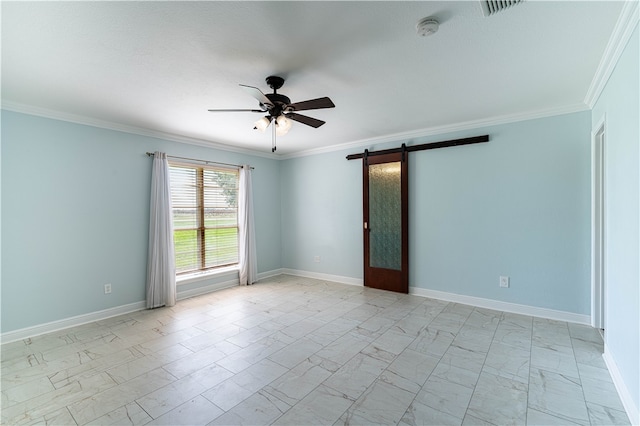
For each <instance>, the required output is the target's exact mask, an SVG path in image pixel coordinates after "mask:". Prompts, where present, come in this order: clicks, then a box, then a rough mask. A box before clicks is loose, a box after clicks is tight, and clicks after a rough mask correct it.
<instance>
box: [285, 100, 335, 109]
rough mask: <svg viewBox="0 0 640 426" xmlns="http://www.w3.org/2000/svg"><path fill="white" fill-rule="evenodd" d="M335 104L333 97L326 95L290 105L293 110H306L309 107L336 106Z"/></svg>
mask: <svg viewBox="0 0 640 426" xmlns="http://www.w3.org/2000/svg"><path fill="white" fill-rule="evenodd" d="M334 107H335V105H334V104H333V102H332V101H331V99H329V98H327V97H324V98H318V99H310V100H308V101H302V102H296V103H294V104H291V105H289V106H288V108H291V109H292V110H293V111H304V110H307V109H321V108H334Z"/></svg>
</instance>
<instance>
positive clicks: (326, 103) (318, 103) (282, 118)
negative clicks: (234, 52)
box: [208, 75, 335, 152]
mask: <svg viewBox="0 0 640 426" xmlns="http://www.w3.org/2000/svg"><path fill="white" fill-rule="evenodd" d="M266 81H267V85H268V86H269V87H271V88H272V89H273V93H267V94H264V93H262V91H261V90H260V89H258V88H257V87H253V86H246V85H244V84H241V85H240V87H242V88H243V89H244V90H246V91H247V92H248V93H249V94H250V95H251V96H253V97H254V98H255V99H257V100H258V102H259V103H260V109H210V110H208V111H209V112H257V113H261V114H264V113H266V115H265V116H264V117H262V118H260V119H259V120H258V121H256V122H255V127H254V129H257V130H260V131H261V132H264V131H265V130H266V129H267V127H269V125H270V124H271V122H274V125H273V126H272V137H271V152H274V151H275V150H276V135H278V136H281V135H286V134H287V132H288V131H289V129H291V125H292V122H291V120H293V121H297V122H298V123H302V124H306V125H307V126H311V127H315V128H318V127H320V126H322V125H323V124H324V123H325V122H324V121H322V120H318V119H317V118H313V117H308V116H306V115H302V114H298V113H297V111H306V110H310V109H321V108H334V107H335V105H334V104H333V102H332V101H331V99H329V98H327V97H324V98H317V99H310V100H308V101H302V102H295V103H291V100H290V99H289V98H288V97H286V96H285V95H281V94H279V93H278V92H277V91H278V89H279V88H281V87H282V85H283V84H284V78H282V77H278V76H274V75H272V76H269V77H267V78H266Z"/></svg>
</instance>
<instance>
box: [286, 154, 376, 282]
mask: <svg viewBox="0 0 640 426" xmlns="http://www.w3.org/2000/svg"><path fill="white" fill-rule="evenodd" d="M345 155H346V152H345V151H338V152H332V153H327V154H320V155H314V156H308V157H300V158H296V159H291V160H285V161H282V166H281V175H280V176H281V179H282V182H281V187H282V259H283V266H284V267H285V268H291V269H296V270H302V271H309V272H319V273H324V274H331V275H338V276H341V277H356V278H358V277H359V278H361V277H362V250H363V249H362V247H363V246H362V192H361V191H362V169H361V167H360V166H359V163H358V162H357V161H356V162H354V161H347V160H346V159H345ZM315 256H320V262H314V257H315Z"/></svg>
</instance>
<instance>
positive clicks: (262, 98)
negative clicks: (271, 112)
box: [240, 84, 273, 108]
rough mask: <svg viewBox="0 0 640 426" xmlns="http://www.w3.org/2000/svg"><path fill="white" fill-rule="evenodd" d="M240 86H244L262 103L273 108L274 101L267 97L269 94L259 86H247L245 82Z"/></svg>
mask: <svg viewBox="0 0 640 426" xmlns="http://www.w3.org/2000/svg"><path fill="white" fill-rule="evenodd" d="M240 87H242V88H243V89H244V90H245V91H246V92H247V93H248V94H250V95H251V96H253V97H254V98H256V99H257V100H258V102H260V103H261V104H262V105H265V106H266V107H268V108H273V102H271V101H270V100H269V98H267V96H266V95H265V94H264V93H262V91H261V90H260V89H258V88H257V87H253V86H246V85H244V84H241V85H240Z"/></svg>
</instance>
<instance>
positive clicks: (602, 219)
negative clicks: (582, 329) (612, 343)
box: [591, 121, 606, 337]
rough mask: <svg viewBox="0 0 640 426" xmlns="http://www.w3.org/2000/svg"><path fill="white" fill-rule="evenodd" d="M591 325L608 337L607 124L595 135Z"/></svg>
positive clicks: (592, 201)
mask: <svg viewBox="0 0 640 426" xmlns="http://www.w3.org/2000/svg"><path fill="white" fill-rule="evenodd" d="M591 176H592V178H591V325H592V326H593V327H594V328H597V329H600V330H601V333H602V334H603V337H604V329H605V319H606V315H605V313H606V311H605V309H606V303H605V302H606V274H605V272H606V244H605V242H606V191H605V179H606V150H605V124H604V121H603V122H602V124H600V126H598V128H597V130H596V131H595V133H593V137H592V161H591Z"/></svg>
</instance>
